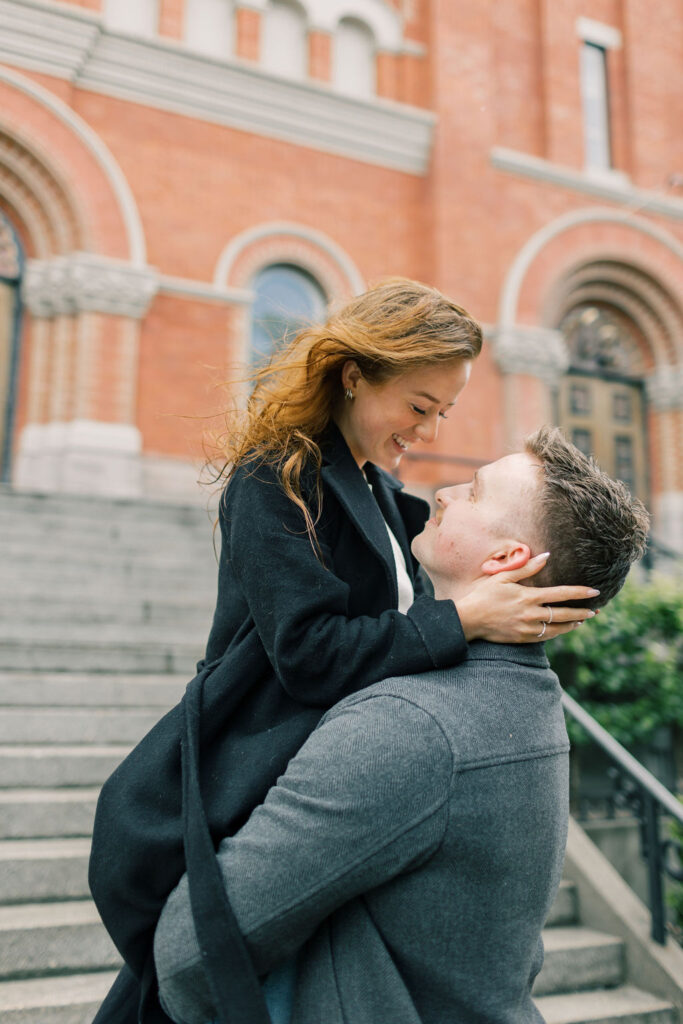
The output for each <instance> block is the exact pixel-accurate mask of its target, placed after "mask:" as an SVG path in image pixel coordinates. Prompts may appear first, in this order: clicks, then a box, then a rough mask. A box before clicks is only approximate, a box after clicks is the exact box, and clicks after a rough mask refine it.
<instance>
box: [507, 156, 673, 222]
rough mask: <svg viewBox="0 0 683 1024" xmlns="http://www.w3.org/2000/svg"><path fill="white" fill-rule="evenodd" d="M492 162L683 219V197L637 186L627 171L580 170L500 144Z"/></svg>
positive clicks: (632, 208) (641, 209) (633, 210)
mask: <svg viewBox="0 0 683 1024" xmlns="http://www.w3.org/2000/svg"><path fill="white" fill-rule="evenodd" d="M490 159H491V163H492V165H493V166H494V167H495V168H496V169H497V170H499V171H507V172H508V173H509V174H517V175H520V176H521V177H523V178H532V179H533V180H535V181H544V182H547V183H548V184H549V185H559V186H560V187H562V188H568V189H571V190H572V191H573V192H581V193H583V194H584V195H588V196H593V197H594V198H596V199H607V200H609V201H610V202H613V203H618V204H619V205H620V206H624V207H626V208H627V209H628V210H630V212H631V213H657V214H661V215H663V216H664V217H671V218H673V219H674V220H683V200H682V199H675V198H673V197H670V196H666V195H663V194H662V193H661V192H656V191H654V190H653V189H645V188H636V187H635V186H633V185H631V184H630V182H629V180H628V178H627V177H626V175H625V174H622V173H621V172H619V171H607V172H603V173H601V174H599V173H591V172H589V171H577V170H574V169H573V168H572V167H564V166H562V165H561V164H554V163H551V161H550V160H543V159H541V157H537V156H530V155H529V154H528V153H519V152H517V151H516V150H513V149H504V148H503V147H502V146H496V147H494V149H492V150H491V153H490Z"/></svg>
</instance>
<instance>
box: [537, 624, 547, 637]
mask: <svg viewBox="0 0 683 1024" xmlns="http://www.w3.org/2000/svg"><path fill="white" fill-rule="evenodd" d="M547 626H548V623H547V622H544V623H543V629H542V630H541V632H540V633H537V634H536V636H537V637H538V638H539V640H540V638H541V637H542V636H543V634H544V633H545V631H546V628H547Z"/></svg>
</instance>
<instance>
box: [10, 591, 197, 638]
mask: <svg viewBox="0 0 683 1024" xmlns="http://www.w3.org/2000/svg"><path fill="white" fill-rule="evenodd" d="M214 590H215V587H212V589H211V592H210V593H209V592H208V588H207V593H206V594H205V595H203V596H202V597H201V600H200V598H199V597H197V598H195V599H192V598H191V597H190V598H187V599H186V598H184V597H183V596H182V595H178V599H177V600H176V601H170V600H168V599H166V600H163V599H162V598H150V599H148V600H146V599H144V598H142V597H140V596H139V595H136V596H134V595H131V596H130V598H129V599H127V600H123V599H121V598H119V600H116V598H115V595H112V596H111V598H110V597H109V595H108V594H107V595H103V594H100V597H99V600H97V601H93V600H92V599H90V600H88V599H87V598H84V597H83V595H82V594H81V593H78V594H72V595H71V596H68V597H65V596H63V595H61V594H60V597H59V600H58V601H56V600H55V598H54V596H51V595H47V594H45V593H44V592H43V591H41V592H40V593H36V594H31V595H28V594H24V595H18V594H13V595H12V596H7V595H5V596H1V595H0V622H3V623H10V622H12V623H21V624H23V623H29V622H30V623H31V627H32V629H34V630H35V629H36V627H37V626H38V624H39V623H59V624H61V625H62V626H64V625H65V624H69V625H78V624H81V623H84V624H86V625H87V626H88V627H89V628H90V629H92V628H93V626H98V627H99V626H100V624H102V625H108V624H110V623H121V624H124V625H126V626H129V625H130V624H133V623H135V624H140V625H142V624H148V625H150V626H166V627H169V626H175V627H176V628H183V627H184V626H185V625H188V626H189V628H190V629H195V628H197V627H201V629H203V630H204V632H205V633H207V634H208V631H209V627H210V625H211V617H212V614H213V609H214V605H215V600H216V596H215V593H214Z"/></svg>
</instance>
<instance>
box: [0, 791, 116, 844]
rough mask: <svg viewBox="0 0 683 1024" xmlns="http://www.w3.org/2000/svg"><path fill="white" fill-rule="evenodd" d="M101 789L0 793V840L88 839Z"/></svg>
mask: <svg viewBox="0 0 683 1024" xmlns="http://www.w3.org/2000/svg"><path fill="white" fill-rule="evenodd" d="M99 792H100V791H99V787H74V788H73V789H5V790H0V840H3V839H51V838H59V837H61V838H69V837H77V836H89V835H91V834H92V825H93V820H94V817H95V807H96V805H97V797H98V795H99Z"/></svg>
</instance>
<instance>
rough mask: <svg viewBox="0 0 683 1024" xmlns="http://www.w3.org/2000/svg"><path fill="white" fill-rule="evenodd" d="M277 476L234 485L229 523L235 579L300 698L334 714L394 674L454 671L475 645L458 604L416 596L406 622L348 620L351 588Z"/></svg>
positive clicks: (279, 669)
mask: <svg viewBox="0 0 683 1024" xmlns="http://www.w3.org/2000/svg"><path fill="white" fill-rule="evenodd" d="M267 472H268V471H267V470H265V469H263V468H262V469H260V470H259V472H258V475H257V474H255V473H251V474H249V473H245V474H242V475H241V476H240V477H238V478H236V480H235V481H234V483H231V485H230V488H229V491H230V492H231V493H230V494H229V502H228V506H229V508H228V512H229V515H228V517H227V518H226V519H224V521H223V528H224V530H225V532H226V536H225V541H226V542H227V543H226V546H227V548H228V550H229V552H230V559H231V562H232V566H231V568H232V572H233V574H234V576H235V577H236V579H237V580H238V582H239V586H240V588H241V590H242V593H243V595H244V598H245V600H246V603H247V605H248V608H249V611H250V614H251V616H252V618H253V620H254V623H255V626H256V629H257V631H258V634H259V636H260V637H261V640H262V643H263V645H264V647H265V650H266V653H267V655H268V658H269V659H270V662H271V664H272V665H273V668H274V670H275V672H276V673H277V675H278V677H279V679H280V681H281V683H282V685H283V686H284V688H285V690H286V691H287V692H288V693H289V695H290V696H291V697H293V698H294V699H295V700H298V701H300V702H302V703H305V704H310V705H314V706H318V707H331V706H332V705H333V704H335V703H336V702H337V701H339V700H340V699H341V698H343V697H344V696H346V695H348V694H349V693H353V692H355V691H357V690H360V689H362V688H365V687H366V686H370V685H371V684H372V683H376V682H379V681H380V680H382V679H387V678H389V677H391V676H395V675H405V674H412V673H419V672H426V671H430V670H431V669H434V668H447V667H451V666H453V665H455V664H457V663H458V662H460V661H462V660H463V659H464V658H465V656H466V653H467V642H466V640H465V637H464V634H463V632H462V627H461V625H460V620H459V618H458V613H457V611H456V609H455V605H454V604H453V602H452V601H437V600H435V599H434V598H433V597H431V596H428V595H427V594H421V595H419V596H418V597H416V599H415V601H414V603H413V605H412V606H411V608H410V609H409V610H408V613H407V614H406V615H403V614H401V613H400V612H398V611H396V610H393V609H391V610H387V611H385V612H383V613H382V614H381V615H379V616H378V617H376V618H375V617H371V616H358V617H354V618H352V617H350V616H349V594H350V590H349V585H348V584H347V583H346V582H345V581H344V580H342V579H340V578H339V577H338V576H337V575H335V573H334V571H333V569H331V568H328V566H332V565H333V558H332V552H331V551H330V549H329V548H328V547H326V546H325V545H324V543H323V544H322V554H323V561H324V564H322V563H321V561H320V560H319V559H318V558H317V557H316V554H315V552H314V550H313V547H312V545H311V542H310V540H309V537H308V535H307V533H306V530H305V528H304V524H303V516H302V515H301V513H300V511H299V509H298V508H297V507H296V506H295V505H294V503H293V502H292V501H291V500H290V499H289V498H288V497H287V496H286V494H285V493H284V491H283V490H282V487H281V486H280V484H279V481H278V480H277V478H276V477H275V475H274V474H272V476H271V479H270V480H268V479H267V478H264V474H265V473H267Z"/></svg>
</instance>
